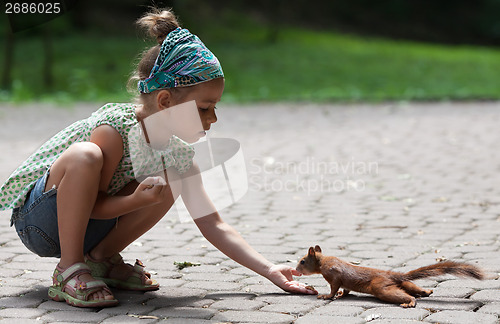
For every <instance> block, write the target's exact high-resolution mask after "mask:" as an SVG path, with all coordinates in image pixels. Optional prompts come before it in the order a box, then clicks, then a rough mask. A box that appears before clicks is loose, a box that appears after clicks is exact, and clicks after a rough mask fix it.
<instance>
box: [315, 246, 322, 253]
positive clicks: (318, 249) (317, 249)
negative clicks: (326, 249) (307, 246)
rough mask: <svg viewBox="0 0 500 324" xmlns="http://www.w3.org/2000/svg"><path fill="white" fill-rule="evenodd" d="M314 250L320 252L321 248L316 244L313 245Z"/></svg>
mask: <svg viewBox="0 0 500 324" xmlns="http://www.w3.org/2000/svg"><path fill="white" fill-rule="evenodd" d="M314 251H316V252H320V253H321V248H320V247H319V245H316V246H315V247H314Z"/></svg>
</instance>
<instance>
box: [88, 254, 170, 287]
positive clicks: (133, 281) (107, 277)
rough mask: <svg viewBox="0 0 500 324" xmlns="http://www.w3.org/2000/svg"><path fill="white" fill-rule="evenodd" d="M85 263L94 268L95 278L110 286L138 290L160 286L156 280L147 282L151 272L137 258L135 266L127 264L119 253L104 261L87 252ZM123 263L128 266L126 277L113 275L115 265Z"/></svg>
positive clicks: (93, 274) (118, 265)
mask: <svg viewBox="0 0 500 324" xmlns="http://www.w3.org/2000/svg"><path fill="white" fill-rule="evenodd" d="M85 263H86V264H87V265H88V266H89V267H90V268H91V269H92V276H93V277H94V278H97V279H100V280H102V281H104V282H105V283H106V284H107V285H108V286H110V287H114V288H119V289H125V290H136V291H151V290H157V289H158V288H159V287H160V285H159V284H158V283H157V282H156V281H155V280H152V284H150V285H148V284H146V280H148V279H151V274H150V273H148V272H146V271H145V270H144V264H143V263H142V262H141V261H139V260H136V261H135V264H134V265H133V266H132V265H130V264H125V262H123V258H122V256H121V255H120V254H118V253H117V254H115V255H113V256H112V257H111V258H108V259H105V260H103V261H96V260H93V259H92V258H91V257H90V255H89V254H87V255H86V256H85ZM123 265H126V266H127V269H126V270H125V271H126V273H123V277H125V278H126V279H125V280H123V279H118V278H116V277H111V272H112V271H113V270H114V269H115V267H120V266H121V267H123ZM115 271H116V270H115Z"/></svg>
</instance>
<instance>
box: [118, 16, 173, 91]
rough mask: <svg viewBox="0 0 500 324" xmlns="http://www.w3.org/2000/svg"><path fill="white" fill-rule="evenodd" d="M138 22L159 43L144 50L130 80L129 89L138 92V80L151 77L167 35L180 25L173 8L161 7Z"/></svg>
mask: <svg viewBox="0 0 500 324" xmlns="http://www.w3.org/2000/svg"><path fill="white" fill-rule="evenodd" d="M136 23H137V25H139V27H141V28H143V29H145V30H146V32H147V33H148V34H149V36H150V37H152V38H153V39H154V40H155V41H156V42H157V43H158V45H155V46H152V47H150V48H149V49H146V50H145V51H144V52H142V54H141V58H140V61H139V63H138V64H137V68H136V69H135V71H134V72H133V74H132V76H131V77H130V78H129V81H128V88H129V91H130V92H133V93H137V82H138V81H139V80H144V79H146V78H147V77H149V74H150V73H151V70H152V69H153V66H154V64H155V61H156V58H157V57H158V54H159V53H160V48H161V44H162V43H163V41H164V40H165V37H167V35H168V34H169V33H170V32H171V31H173V30H175V29H176V28H177V27H179V26H180V25H179V22H178V21H177V18H176V17H175V15H174V13H173V11H172V10H171V9H159V8H153V9H152V10H151V11H150V12H147V13H145V14H144V15H143V16H142V17H141V18H139V19H138V20H137V21H136ZM170 90H174V91H172V92H177V91H175V90H177V89H175V88H173V89H170ZM147 95H148V94H141V96H140V97H141V99H146V98H145V97H146V96H147Z"/></svg>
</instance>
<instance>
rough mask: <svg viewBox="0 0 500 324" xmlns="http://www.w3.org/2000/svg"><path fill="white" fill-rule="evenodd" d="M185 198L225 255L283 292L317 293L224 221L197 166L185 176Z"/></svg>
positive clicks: (189, 208) (292, 271)
mask: <svg viewBox="0 0 500 324" xmlns="http://www.w3.org/2000/svg"><path fill="white" fill-rule="evenodd" d="M181 196H182V199H183V201H184V203H185V205H186V207H187V209H188V211H189V212H190V213H191V215H192V216H193V218H194V221H195V223H196V225H197V226H198V228H199V229H200V231H201V233H202V234H203V236H205V238H206V239H207V240H208V241H209V242H210V243H212V244H213V245H214V246H215V247H216V248H217V249H219V250H220V251H221V252H222V253H224V254H225V255H227V256H228V257H230V258H231V259H233V260H234V261H236V262H238V263H239V264H241V265H243V266H245V267H247V268H249V269H251V270H253V271H255V272H256V273H258V274H260V275H262V276H264V277H266V278H267V279H269V280H271V281H272V282H273V283H274V284H275V285H277V286H278V287H280V288H282V289H283V290H286V291H290V292H297V293H307V294H315V293H317V292H316V291H312V290H308V289H306V286H305V285H304V284H302V283H298V282H296V281H293V276H292V275H296V276H298V275H300V273H299V272H298V271H297V270H295V269H294V268H292V267H288V266H284V265H274V264H273V263H271V262H270V261H268V260H267V259H266V258H264V257H263V256H262V255H261V254H259V253H258V252H257V251H256V250H255V249H253V248H252V247H251V246H250V245H249V244H248V243H247V242H246V241H245V240H244V239H243V237H242V236H241V235H240V234H239V233H238V232H237V231H236V230H235V229H234V228H233V227H231V226H230V225H228V224H227V223H225V222H224V221H223V220H222V218H221V217H220V215H219V213H218V212H217V211H216V210H215V207H214V206H213V204H212V202H211V201H210V198H209V197H208V196H207V194H206V192H205V189H204V188H203V183H202V180H201V175H200V171H199V168H198V167H197V166H196V165H194V166H193V167H192V168H191V169H190V170H189V171H188V172H187V173H186V174H185V175H183V179H182V193H181ZM204 213H206V214H204Z"/></svg>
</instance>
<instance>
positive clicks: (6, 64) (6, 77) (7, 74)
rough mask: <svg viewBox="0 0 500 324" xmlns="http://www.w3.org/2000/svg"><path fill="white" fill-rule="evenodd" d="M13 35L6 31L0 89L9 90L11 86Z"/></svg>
mask: <svg viewBox="0 0 500 324" xmlns="http://www.w3.org/2000/svg"><path fill="white" fill-rule="evenodd" d="M13 54H14V34H13V33H12V31H10V30H9V29H8V28H7V29H6V37H5V48H4V60H3V69H2V89H10V87H11V86H12V66H13V63H14V62H13V57H14V55H13Z"/></svg>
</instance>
